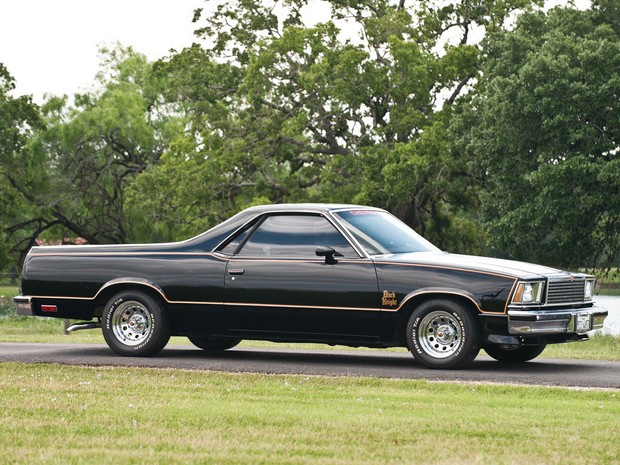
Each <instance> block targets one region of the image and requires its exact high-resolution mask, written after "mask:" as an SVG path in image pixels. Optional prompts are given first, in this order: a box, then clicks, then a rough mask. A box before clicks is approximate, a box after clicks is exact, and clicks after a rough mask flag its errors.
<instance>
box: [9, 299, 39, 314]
mask: <svg viewBox="0 0 620 465" xmlns="http://www.w3.org/2000/svg"><path fill="white" fill-rule="evenodd" d="M13 302H15V312H16V313H17V314H18V315H22V316H34V312H33V311H32V303H31V302H30V297H23V296H21V295H18V296H17V297H15V298H14V299H13Z"/></svg>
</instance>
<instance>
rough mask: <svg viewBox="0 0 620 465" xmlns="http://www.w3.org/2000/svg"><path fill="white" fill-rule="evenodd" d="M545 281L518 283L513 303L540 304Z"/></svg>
mask: <svg viewBox="0 0 620 465" xmlns="http://www.w3.org/2000/svg"><path fill="white" fill-rule="evenodd" d="M544 287H545V283H544V282H520V283H518V284H517V289H516V290H515V293H514V296H513V298H512V303H514V304H539V303H540V302H541V301H542V295H543V289H544Z"/></svg>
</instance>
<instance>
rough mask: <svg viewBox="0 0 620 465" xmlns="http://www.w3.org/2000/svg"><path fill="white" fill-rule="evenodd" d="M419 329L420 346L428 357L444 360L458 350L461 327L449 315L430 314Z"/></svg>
mask: <svg viewBox="0 0 620 465" xmlns="http://www.w3.org/2000/svg"><path fill="white" fill-rule="evenodd" d="M419 328H420V336H419V337H420V339H419V340H420V345H421V346H422V347H423V349H424V350H425V351H426V353H428V354H429V355H432V356H433V357H436V358H446V357H449V356H451V355H453V354H454V353H455V352H456V351H457V350H458V348H459V344H460V340H461V338H462V334H461V326H460V325H459V323H458V321H456V319H455V318H454V317H453V316H452V315H451V314H450V313H448V312H444V311H435V312H431V313H429V314H428V315H426V316H425V317H424V318H423V319H422V322H421V323H420V326H419Z"/></svg>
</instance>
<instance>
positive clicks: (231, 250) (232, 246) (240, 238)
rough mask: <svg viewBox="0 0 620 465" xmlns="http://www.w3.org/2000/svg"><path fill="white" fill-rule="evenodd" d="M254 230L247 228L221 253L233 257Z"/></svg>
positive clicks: (221, 250)
mask: <svg viewBox="0 0 620 465" xmlns="http://www.w3.org/2000/svg"><path fill="white" fill-rule="evenodd" d="M251 229H252V228H246V229H245V230H244V231H243V232H242V233H240V234H238V235H237V236H236V237H235V238H234V239H233V240H231V241H230V242H229V243H228V244H227V245H226V246H224V247H222V248H221V249H220V252H222V253H225V254H226V255H233V254H234V253H235V252H236V251H237V249H238V248H239V246H240V245H241V243H242V242H243V241H244V240H245V238H246V237H247V235H248V233H249V232H250V230H251Z"/></svg>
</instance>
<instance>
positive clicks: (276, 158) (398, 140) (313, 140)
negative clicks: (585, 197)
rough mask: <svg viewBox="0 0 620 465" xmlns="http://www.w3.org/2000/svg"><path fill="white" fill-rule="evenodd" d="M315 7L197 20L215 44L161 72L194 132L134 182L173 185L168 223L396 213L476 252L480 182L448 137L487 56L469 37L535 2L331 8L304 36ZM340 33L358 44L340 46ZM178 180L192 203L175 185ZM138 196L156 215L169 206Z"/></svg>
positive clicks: (222, 11)
mask: <svg viewBox="0 0 620 465" xmlns="http://www.w3.org/2000/svg"><path fill="white" fill-rule="evenodd" d="M310 3H311V2H309V1H307V0H295V1H285V2H280V1H272V2H264V1H258V0H255V1H251V0H243V1H231V2H216V5H217V6H216V8H215V12H210V13H209V14H208V15H204V14H203V12H202V11H201V10H198V11H197V12H196V15H195V21H196V23H197V24H198V25H199V26H200V28H199V29H198V31H197V33H198V35H199V36H200V37H203V38H206V39H207V43H209V44H211V45H210V46H208V47H206V48H204V49H203V48H200V47H198V46H194V47H192V48H190V49H187V50H184V51H182V52H181V53H179V54H176V55H173V56H172V57H170V58H169V59H167V60H164V61H163V62H162V63H160V64H159V70H160V71H161V72H163V73H167V77H168V78H169V79H170V82H171V84H170V87H169V93H168V98H169V99H170V101H171V102H175V103H177V104H178V103H179V102H182V104H183V105H184V108H185V109H187V110H188V111H189V113H190V114H191V122H192V125H191V130H190V131H188V133H187V137H186V139H185V141H184V142H183V144H182V145H177V146H176V147H175V148H174V149H173V150H171V151H169V152H168V153H167V154H166V156H165V157H164V158H163V159H162V163H160V164H158V165H157V166H153V167H152V169H151V170H148V171H147V172H145V173H144V174H143V175H141V176H140V178H141V179H139V180H138V184H140V183H144V184H149V183H156V184H157V185H161V186H162V187H164V186H165V187H166V188H168V190H167V192H169V193H170V195H169V196H168V197H167V198H168V200H167V202H166V206H165V207H164V208H165V209H166V211H167V212H169V215H168V217H169V218H171V217H172V218H177V219H178V221H179V222H183V221H182V219H183V218H182V217H184V218H185V219H186V222H185V223H184V224H188V223H187V221H189V224H190V225H192V227H194V226H197V225H199V224H200V225H206V224H208V223H210V222H211V221H213V220H215V219H218V220H219V219H222V218H223V217H226V216H229V215H230V213H232V212H234V211H237V210H239V209H240V208H241V207H243V206H245V205H247V204H251V203H265V202H284V201H306V200H310V201H314V200H318V201H338V202H350V201H354V202H361V203H369V204H374V205H378V206H383V207H386V208H388V209H390V210H392V211H393V212H394V213H396V214H397V215H398V216H399V217H401V218H402V219H403V220H405V221H406V222H407V223H409V224H410V225H412V226H414V227H415V228H416V229H418V230H419V231H420V232H422V233H423V234H425V235H427V236H428V237H429V238H430V239H431V240H433V241H434V242H436V243H437V244H438V245H440V246H442V247H446V248H450V249H453V250H454V249H456V250H463V249H465V248H470V250H471V249H472V248H473V249H476V248H478V247H479V246H480V242H479V236H478V233H477V228H476V227H475V225H474V223H473V222H472V221H471V219H470V218H468V217H467V216H466V215H463V214H462V211H463V209H467V208H471V202H472V201H474V199H475V196H473V195H470V194H469V192H468V191H469V188H470V186H472V183H468V182H467V179H466V175H467V174H466V172H465V170H464V168H465V165H464V164H463V163H462V161H461V160H458V159H454V158H453V153H452V152H450V150H449V143H448V140H447V132H446V131H447V127H448V123H449V121H450V118H451V114H452V108H451V107H452V106H453V105H454V104H455V102H456V101H457V100H458V98H459V96H460V95H461V94H462V93H463V92H464V91H465V90H466V89H467V87H468V85H470V84H471V83H473V82H474V81H475V79H476V78H477V76H478V74H479V67H480V63H481V60H482V59H483V57H482V55H481V53H480V48H479V47H478V46H477V45H476V44H474V43H472V39H471V31H472V30H474V29H476V28H478V29H482V30H495V29H497V28H501V27H502V25H503V24H504V22H505V20H506V18H507V17H508V15H509V14H510V13H511V12H512V11H514V10H516V9H518V8H525V7H527V6H528V5H530V3H531V1H529V0H509V1H504V0H502V1H497V0H476V1H473V0H472V1H470V0H468V1H463V2H460V3H458V4H456V5H447V6H443V7H438V8H434V7H431V4H430V3H426V2H422V3H418V2H415V3H414V2H411V4H410V3H409V2H405V1H399V2H395V1H386V0H360V1H355V2H351V1H334V2H329V4H330V5H331V9H332V18H333V20H331V21H327V22H325V23H319V24H316V25H312V26H307V25H305V24H304V23H303V21H302V18H303V16H304V8H308V6H309V4H310ZM342 24H346V25H347V29H355V30H357V31H358V32H359V34H356V35H355V36H352V37H351V36H350V37H343V30H342V27H341V26H342ZM451 31H455V32H454V34H453V35H456V37H457V39H456V40H453V41H452V42H448V43H447V45H445V46H444V47H442V45H441V44H443V43H444V41H445V40H446V36H447V35H448V34H450V33H451ZM182 166H183V167H186V168H187V169H182V168H181V167H182ZM172 173H176V174H178V175H180V176H183V179H184V184H185V185H190V186H193V192H189V190H188V188H186V187H183V186H180V185H179V184H178V183H177V184H176V185H170V183H169V182H168V181H166V180H167V179H169V177H170V174H172ZM138 184H136V186H137V185H138ZM138 199H139V203H140V204H141V205H146V206H147V208H149V206H150V211H151V214H152V215H153V216H155V215H156V211H157V209H158V208H162V207H161V205H157V204H155V203H154V202H151V203H150V204H149V202H148V199H145V198H144V196H143V197H140V196H139V195H136V200H138ZM183 206H185V209H184V210H181V208H182V207H183ZM180 211H182V213H179V212H180ZM175 212H176V213H175ZM205 212H210V213H211V214H210V215H209V214H206V213H205ZM170 215H172V216H170Z"/></svg>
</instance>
